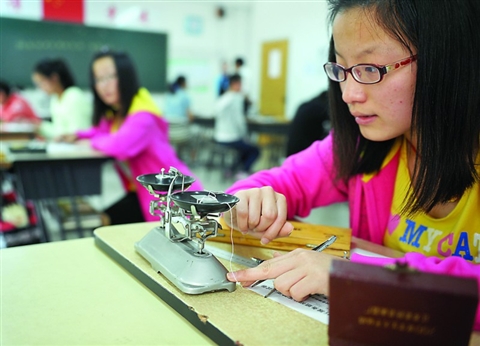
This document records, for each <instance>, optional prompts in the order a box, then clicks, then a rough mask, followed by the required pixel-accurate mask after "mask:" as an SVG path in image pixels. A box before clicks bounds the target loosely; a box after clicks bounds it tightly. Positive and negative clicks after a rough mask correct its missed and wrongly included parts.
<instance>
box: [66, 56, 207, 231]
mask: <svg viewBox="0 0 480 346" xmlns="http://www.w3.org/2000/svg"><path fill="white" fill-rule="evenodd" d="M91 83H92V91H93V95H94V114H93V123H94V127H92V128H90V129H88V130H84V131H79V132H77V133H76V134H75V135H74V138H71V137H69V138H65V137H64V138H63V139H64V140H72V139H73V140H76V139H89V140H90V143H91V145H92V147H93V148H94V149H96V150H99V151H101V152H103V153H105V154H107V155H109V156H112V157H114V158H115V159H116V167H117V170H118V173H119V174H120V177H121V178H122V181H123V183H124V186H125V189H126V191H127V192H128V193H127V194H126V196H125V197H124V198H123V199H121V200H120V201H118V202H117V203H115V204H114V205H113V206H111V207H109V208H108V209H107V210H105V213H106V214H107V215H108V216H109V218H110V223H111V224H124V223H131V222H143V221H158V220H159V217H158V216H152V215H151V214H150V211H149V206H150V201H151V200H152V199H154V197H153V196H152V195H150V193H149V192H148V190H147V189H146V188H145V187H143V186H142V185H141V184H140V183H139V182H138V181H137V180H136V177H137V176H139V175H143V174H155V173H160V171H161V169H162V168H164V169H165V171H166V172H167V171H168V170H169V169H170V167H175V168H177V169H178V170H179V171H180V172H181V173H183V174H184V175H188V176H193V174H192V172H191V171H190V170H189V168H188V167H187V166H186V165H185V164H184V163H183V162H182V161H181V160H180V159H179V158H178V157H177V155H176V153H175V150H174V149H173V147H172V146H171V145H170V143H169V139H168V124H167V122H166V121H165V119H164V118H162V117H161V114H160V111H159V109H158V108H157V106H156V105H155V102H154V101H153V99H152V97H151V95H150V93H149V92H148V91H147V89H145V88H142V87H140V86H139V83H138V80H137V76H136V73H135V68H134V65H133V62H132V61H131V59H130V58H129V56H128V55H127V54H126V53H122V52H115V51H110V50H106V51H101V52H99V53H97V54H96V55H95V56H94V58H93V60H92V64H91ZM190 190H203V187H202V184H201V183H200V182H199V181H198V180H196V181H195V182H194V183H193V184H192V186H191V187H190Z"/></svg>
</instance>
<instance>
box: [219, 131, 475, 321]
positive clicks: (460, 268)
mask: <svg viewBox="0 0 480 346" xmlns="http://www.w3.org/2000/svg"><path fill="white" fill-rule="evenodd" d="M400 145H401V141H400V140H399V141H397V142H396V143H395V145H394V147H393V148H392V150H391V151H390V153H389V155H388V156H387V157H386V159H385V160H384V163H383V166H382V168H381V170H380V171H379V172H378V173H375V174H365V175H357V176H355V177H353V178H351V179H350V180H349V181H348V183H344V182H338V181H336V180H335V176H336V174H335V166H334V163H333V143H332V136H331V134H330V135H329V136H328V137H326V138H325V139H324V140H322V141H317V142H315V143H313V144H312V145H311V146H310V147H309V148H307V149H306V150H304V151H302V152H300V153H298V154H296V155H292V156H290V157H288V158H287V159H286V160H285V162H284V163H283V164H282V166H281V167H276V168H272V169H270V170H266V171H261V172H257V173H255V174H253V175H252V176H250V177H249V178H247V179H245V180H241V181H238V182H236V183H235V184H234V185H233V186H231V187H230V188H229V189H227V191H226V192H227V193H230V194H234V193H236V192H237V191H240V190H245V189H249V188H255V187H262V186H271V187H272V188H273V189H274V190H275V191H276V192H278V193H281V194H283V195H285V197H286V199H287V208H288V210H287V218H288V219H289V220H292V219H294V217H295V216H299V217H306V216H308V215H309V214H310V211H311V210H312V209H314V208H317V207H322V206H327V205H330V204H333V203H338V202H347V201H348V203H349V209H350V227H351V228H352V235H353V236H355V237H358V238H361V239H365V240H368V241H371V242H373V243H376V244H380V245H383V237H384V234H385V231H386V229H387V224H388V220H389V217H390V208H391V205H392V199H393V193H394V186H395V179H396V175H397V167H398V163H399V157H400ZM351 260H352V261H353V262H358V263H366V264H371V265H379V266H384V265H386V264H390V263H394V262H395V261H396V260H398V259H384V258H372V257H366V256H361V255H358V254H353V255H352V257H351ZM403 261H404V262H405V263H407V264H408V265H409V266H411V267H413V268H416V269H418V270H421V271H424V272H430V273H438V274H447V275H453V276H461V277H469V278H475V279H476V280H477V283H478V287H479V290H480V264H474V263H472V262H468V261H466V260H464V259H463V258H461V257H454V256H452V257H448V258H445V259H443V260H442V259H439V258H436V257H426V256H424V255H422V254H419V253H407V254H406V255H405V257H404V258H403ZM479 294H480V292H479ZM474 329H475V330H480V309H479V308H478V306H477V315H476V320H475V325H474Z"/></svg>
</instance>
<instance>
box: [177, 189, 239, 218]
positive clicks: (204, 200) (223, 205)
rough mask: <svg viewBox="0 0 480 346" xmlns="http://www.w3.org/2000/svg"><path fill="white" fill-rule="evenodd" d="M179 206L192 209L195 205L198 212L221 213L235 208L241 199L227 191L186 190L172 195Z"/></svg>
mask: <svg viewBox="0 0 480 346" xmlns="http://www.w3.org/2000/svg"><path fill="white" fill-rule="evenodd" d="M170 197H171V198H172V200H173V203H175V204H176V205H177V206H178V207H180V208H182V209H184V210H187V211H191V206H192V205H194V206H195V209H196V210H197V213H199V214H208V213H221V212H224V211H227V210H230V209H231V208H233V206H234V205H235V204H237V203H238V202H239V201H240V199H239V198H238V197H235V196H233V195H229V194H226V193H213V192H209V191H184V192H177V193H174V194H172V195H171V196H170Z"/></svg>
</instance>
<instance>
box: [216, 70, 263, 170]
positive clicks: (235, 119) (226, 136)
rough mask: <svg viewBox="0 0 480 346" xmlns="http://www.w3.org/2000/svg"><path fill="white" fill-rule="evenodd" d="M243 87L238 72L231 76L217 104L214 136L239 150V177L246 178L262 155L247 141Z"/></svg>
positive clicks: (224, 143)
mask: <svg viewBox="0 0 480 346" xmlns="http://www.w3.org/2000/svg"><path fill="white" fill-rule="evenodd" d="M241 88H242V81H241V78H240V76H239V75H238V74H234V75H233V76H231V77H230V81H229V89H228V91H227V92H225V93H224V94H223V95H222V96H220V98H219V99H218V101H217V104H216V109H215V127H214V134H213V138H214V139H215V141H216V142H218V143H220V144H223V145H225V146H228V147H231V148H233V149H235V150H237V151H238V152H239V154H240V158H239V161H240V162H238V164H237V166H240V172H239V173H238V177H242V178H244V177H245V176H247V175H249V174H250V173H251V169H252V165H253V164H254V163H255V161H256V160H257V158H258V156H259V155H260V150H259V149H258V148H257V147H256V146H254V145H252V144H250V143H248V141H247V135H248V131H247V130H248V129H247V120H246V118H245V116H244V113H243V101H244V97H243V94H242V93H241ZM232 168H233V169H235V168H236V167H232Z"/></svg>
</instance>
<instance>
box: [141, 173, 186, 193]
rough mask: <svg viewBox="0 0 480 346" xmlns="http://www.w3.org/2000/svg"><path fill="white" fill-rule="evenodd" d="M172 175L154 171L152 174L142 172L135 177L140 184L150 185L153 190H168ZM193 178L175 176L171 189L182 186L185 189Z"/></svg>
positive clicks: (174, 189)
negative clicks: (142, 173)
mask: <svg viewBox="0 0 480 346" xmlns="http://www.w3.org/2000/svg"><path fill="white" fill-rule="evenodd" d="M173 178H174V177H173V176H172V175H169V174H166V173H164V174H163V175H162V174H161V173H156V174H155V173H154V174H144V175H139V176H138V177H137V180H138V182H139V183H140V184H142V185H143V186H145V187H146V188H148V186H151V187H152V188H153V190H154V191H163V192H165V191H168V189H169V188H170V184H171V183H172V180H173ZM194 181H195V179H193V178H192V177H189V176H183V177H176V178H175V182H174V183H173V190H172V191H177V190H181V189H182V186H183V187H184V188H185V189H186V188H187V187H189V186H190V185H192V184H193V182H194Z"/></svg>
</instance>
